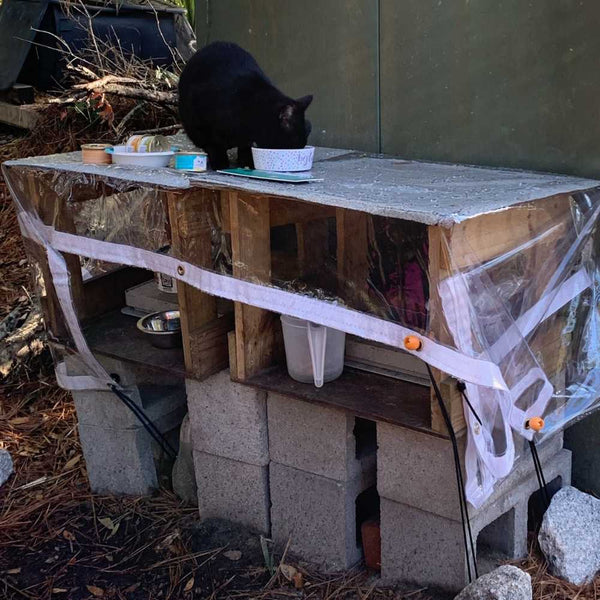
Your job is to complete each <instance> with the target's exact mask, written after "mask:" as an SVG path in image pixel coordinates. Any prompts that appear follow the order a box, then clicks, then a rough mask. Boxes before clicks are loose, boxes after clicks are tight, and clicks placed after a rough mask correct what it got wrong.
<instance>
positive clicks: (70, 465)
mask: <svg viewBox="0 0 600 600" xmlns="http://www.w3.org/2000/svg"><path fill="white" fill-rule="evenodd" d="M80 460H81V454H78V455H77V456H74V457H73V458H72V459H71V460H69V461H68V462H67V464H66V465H65V466H64V468H63V470H64V471H68V470H69V469H72V468H73V467H74V466H75V465H76V464H77V463H78V462H79V461H80Z"/></svg>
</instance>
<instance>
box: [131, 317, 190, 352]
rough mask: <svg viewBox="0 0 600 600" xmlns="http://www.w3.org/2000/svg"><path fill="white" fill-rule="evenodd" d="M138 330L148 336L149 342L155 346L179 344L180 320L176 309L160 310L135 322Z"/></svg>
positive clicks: (176, 345)
mask: <svg viewBox="0 0 600 600" xmlns="http://www.w3.org/2000/svg"><path fill="white" fill-rule="evenodd" d="M137 327H138V329H139V330H140V331H142V332H144V333H146V334H148V335H149V336H150V343H151V344H152V345H153V346H156V347H157V348H177V347H179V346H181V320H180V315H179V311H178V310H162V311H160V312H155V313H152V314H149V315H146V316H145V317H142V318H141V319H140V320H139V321H138V322H137Z"/></svg>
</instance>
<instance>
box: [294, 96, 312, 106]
mask: <svg viewBox="0 0 600 600" xmlns="http://www.w3.org/2000/svg"><path fill="white" fill-rule="evenodd" d="M312 101H313V97H312V94H309V95H308V96H302V98H298V100H296V104H297V105H298V106H299V107H300V108H301V109H302V110H306V109H307V108H308V107H309V106H310V103H311V102H312Z"/></svg>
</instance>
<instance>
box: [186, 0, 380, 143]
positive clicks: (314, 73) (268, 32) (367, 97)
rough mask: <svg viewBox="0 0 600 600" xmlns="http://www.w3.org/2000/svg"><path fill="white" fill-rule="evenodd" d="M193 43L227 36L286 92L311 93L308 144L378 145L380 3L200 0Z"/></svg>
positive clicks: (361, 0) (369, 0)
mask: <svg viewBox="0 0 600 600" xmlns="http://www.w3.org/2000/svg"><path fill="white" fill-rule="evenodd" d="M196 29H197V34H198V45H199V46H202V45H203V44H205V43H207V42H209V41H215V40H227V41H233V42H236V43H238V44H240V45H241V46H243V47H244V48H246V49H247V50H249V51H250V52H252V54H253V55H254V56H255V58H256V60H257V61H258V63H259V64H260V65H261V66H262V68H263V69H264V70H265V72H266V73H267V75H268V76H269V77H270V78H271V79H272V81H273V82H274V83H275V84H276V85H277V86H278V87H279V88H280V89H281V90H282V91H283V92H284V93H286V94H288V95H290V96H293V97H299V96H303V95H305V94H311V93H312V94H314V96H315V99H314V101H313V104H312V106H311V107H310V108H309V110H308V113H307V114H308V117H309V119H310V120H311V121H312V124H313V134H312V136H311V139H310V141H311V143H314V144H319V145H324V146H337V147H346V148H359V149H364V150H371V151H374V150H377V149H378V147H379V142H378V122H379V120H378V74H377V68H378V5H377V2H376V1H373V0H327V1H323V0H303V1H302V2H298V0H277V1H274V0H198V3H197V14H196Z"/></svg>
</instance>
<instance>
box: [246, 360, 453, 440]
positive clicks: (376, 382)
mask: <svg viewBox="0 0 600 600" xmlns="http://www.w3.org/2000/svg"><path fill="white" fill-rule="evenodd" d="M239 383H243V384H244V385H249V386H251V387H255V388H259V389H262V390H267V391H269V392H276V393H278V394H283V395H286V396H292V397H294V398H298V399H299V400H304V401H306V402H312V403H315V404H325V405H327V406H332V407H335V408H341V409H344V410H347V411H349V412H351V413H353V414H355V415H356V416H358V417H363V418H366V419H371V420H373V421H385V422H386V423H392V424H393V425H398V426H401V427H407V428H408V429H414V430H416V431H421V432H424V433H427V434H430V435H435V436H437V437H443V438H446V437H447V436H445V435H443V434H441V433H439V432H437V431H434V430H432V429H431V410H430V392H429V387H426V386H421V385H417V384H414V383H408V382H405V381H400V380H398V379H392V378H391V377H384V376H383V375H376V374H374V373H366V372H364V371H359V370H357V369H351V368H348V367H346V369H345V370H344V373H343V374H342V376H341V377H340V378H339V379H336V380H335V381H332V382H330V383H326V384H325V385H324V386H323V387H322V388H320V389H319V388H316V387H315V386H314V385H311V384H305V383H298V382H297V381H294V380H293V379H292V378H291V377H290V376H289V375H288V373H287V370H286V369H285V367H281V366H277V367H273V368H270V369H267V370H264V371H262V372H260V373H258V374H256V375H253V376H252V377H250V378H248V379H247V380H245V381H240V382H239Z"/></svg>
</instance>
